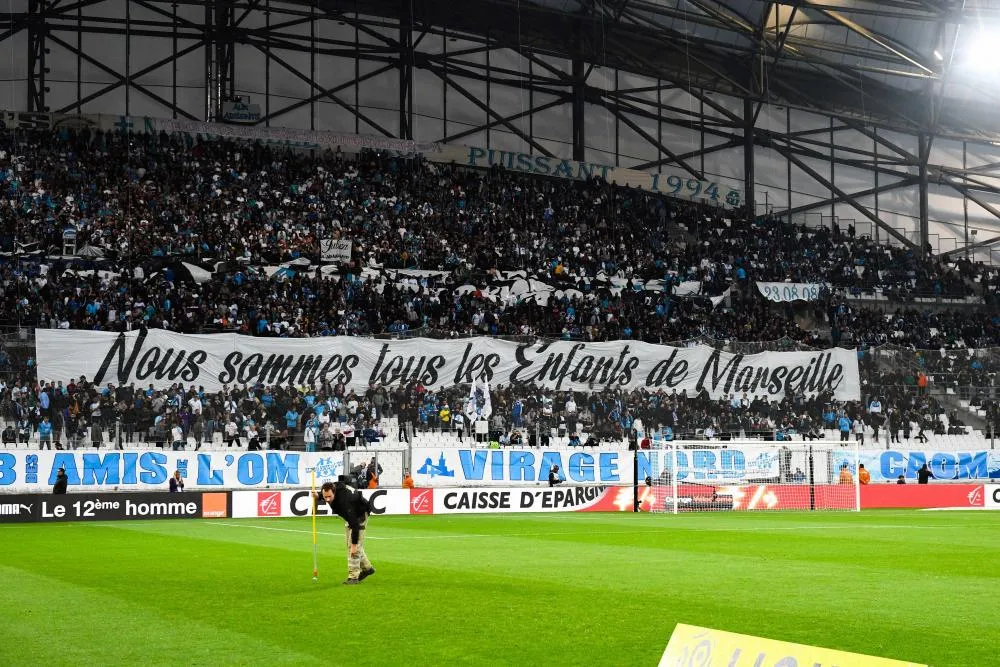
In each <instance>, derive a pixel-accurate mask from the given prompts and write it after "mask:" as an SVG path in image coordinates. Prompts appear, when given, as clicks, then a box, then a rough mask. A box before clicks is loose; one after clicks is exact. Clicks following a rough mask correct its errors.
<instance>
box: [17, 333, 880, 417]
mask: <svg viewBox="0 0 1000 667" xmlns="http://www.w3.org/2000/svg"><path fill="white" fill-rule="evenodd" d="M35 341H36V346H37V359H38V378H39V380H42V381H59V380H61V381H63V382H66V381H68V380H70V379H78V378H79V377H80V376H84V377H86V378H87V379H88V380H90V381H91V382H94V383H96V384H101V385H103V384H106V383H108V382H111V383H114V384H116V385H119V384H129V383H135V384H136V385H141V386H148V385H150V384H152V385H153V386H154V387H157V388H168V387H170V386H171V385H172V384H174V383H178V382H179V383H183V384H185V385H200V386H204V387H205V389H206V390H207V391H210V392H214V391H218V390H220V389H221V388H222V387H223V385H230V386H232V385H253V384H257V383H263V384H267V385H274V384H281V385H287V384H289V383H292V384H295V385H308V384H316V383H318V382H321V381H322V380H323V379H328V380H329V381H331V382H334V383H336V382H343V383H344V384H345V385H346V386H347V387H348V388H350V389H354V390H365V389H367V388H368V386H369V385H373V384H382V385H389V386H394V385H397V384H399V383H400V382H409V381H412V380H419V381H420V382H422V383H423V384H424V385H425V386H427V387H428V388H431V389H441V388H444V387H449V386H453V385H456V384H468V383H471V382H473V381H482V380H489V381H490V382H491V383H492V384H493V385H494V386H496V385H498V384H503V385H531V384H534V385H538V386H542V387H546V388H549V389H565V390H576V391H594V390H601V389H604V388H605V387H612V388H618V387H621V388H628V389H637V388H646V389H649V390H653V391H655V390H658V389H663V390H665V391H673V390H677V391H678V392H680V391H687V393H688V395H689V396H691V395H694V394H697V393H699V392H701V391H702V390H707V391H708V394H709V396H711V397H712V398H713V399H715V398H722V397H728V396H729V395H730V394H732V393H736V394H743V393H747V394H748V395H750V396H762V397H767V398H772V399H779V398H782V397H783V396H784V395H785V394H786V393H789V392H791V393H797V392H799V391H802V392H803V393H805V394H806V395H807V396H811V395H814V394H817V393H820V392H824V391H827V390H831V391H833V392H834V396H835V397H836V398H837V399H838V400H859V399H860V381H859V377H858V361H857V354H856V353H855V351H853V350H844V349H840V348H836V349H831V350H823V351H815V352H764V353H760V354H751V355H742V354H730V353H727V352H721V351H719V350H715V349H713V348H711V347H707V346H698V347H684V348H675V347H668V346H664V345H650V344H648V343H641V342H634V341H615V342H608V343H574V342H568V341H559V342H554V343H535V344H530V345H529V344H518V343H512V342H509V341H502V340H495V339H492V338H469V339H464V340H453V341H438V340H431V339H423V338H414V339H410V340H402V341H396V340H393V341H380V340H372V339H368V338H352V337H335V338H298V339H289V338H254V337H250V336H240V335H236V334H210V335H185V334H177V333H173V332H170V331H164V330H162V329H153V330H149V331H148V332H130V333H126V334H115V333H111V332H103V331H59V330H49V329H39V330H37V331H36V332H35Z"/></svg>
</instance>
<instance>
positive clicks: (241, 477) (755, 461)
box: [0, 442, 1000, 493]
mask: <svg viewBox="0 0 1000 667" xmlns="http://www.w3.org/2000/svg"><path fill="white" fill-rule="evenodd" d="M856 456H859V457H860V462H861V463H863V464H864V465H865V468H866V469H867V470H868V471H869V473H870V474H871V480H872V482H873V483H876V484H884V483H887V482H888V483H894V482H896V481H897V480H898V478H899V477H900V476H902V477H903V478H904V480H905V481H906V482H907V483H913V482H915V481H916V479H917V473H918V471H919V470H920V468H921V467H922V466H923V465H924V464H926V465H927V466H928V468H929V470H930V471H931V473H932V474H933V475H934V478H935V480H936V481H948V482H968V483H980V484H984V483H991V482H993V483H1000V450H969V451H962V450H959V451H936V450H929V449H888V450H886V449H877V450H867V449H863V450H860V452H859V454H857V455H856V454H855V450H854V449H853V447H837V446H833V445H831V444H824V445H822V447H810V446H809V445H804V444H802V443H787V444H785V443H779V444H775V443H733V444H730V445H728V446H726V447H720V446H718V445H717V444H716V443H708V442H705V443H697V444H690V443H689V445H688V447H687V448H684V449H679V450H678V452H677V466H678V473H677V479H678V481H680V482H700V483H709V484H759V483H764V482H766V483H772V482H776V481H778V480H779V479H781V480H783V481H786V482H788V481H793V475H795V474H798V472H799V471H806V470H809V469H810V468H812V470H813V477H812V480H811V481H812V482H813V483H814V484H816V485H823V484H829V483H835V482H837V475H838V473H839V471H840V470H841V468H842V467H843V465H844V464H846V465H847V466H848V468H849V469H850V470H851V471H852V472H853V471H854V469H855V464H856V461H855V457H856ZM373 458H376V459H377V464H378V466H379V467H380V468H381V474H380V476H379V477H380V486H382V487H386V488H391V487H398V486H401V485H402V480H403V472H404V470H406V469H409V470H410V472H411V474H412V476H413V480H414V483H415V485H416V486H418V487H426V488H443V487H455V488H467V487H507V486H511V487H516V486H532V485H536V484H538V483H540V482H544V481H547V479H548V474H549V471H550V470H552V468H553V467H554V466H558V467H559V476H560V477H561V479H562V480H563V481H564V482H565V483H566V484H573V485H593V486H630V485H632V484H633V482H634V481H635V479H636V474H637V475H638V481H639V482H642V481H643V480H645V479H646V478H647V477H652V478H654V479H655V478H658V477H659V476H660V475H661V474H662V473H663V472H664V471H669V470H670V469H671V468H672V466H673V464H674V462H673V460H672V455H671V454H670V452H669V451H667V450H655V449H654V450H641V451H639V452H633V451H628V450H620V449H590V448H588V449H583V448H580V447H577V448H545V449H527V448H505V449H483V448H455V447H412V448H410V449H405V450H391V451H390V450H379V451H364V450H351V451H348V452H292V451H261V452H246V451H241V452H234V453H228V452H225V451H222V452H193V451H164V450H123V451H87V450H72V451H52V450H45V451H15V452H0V493H48V492H50V491H51V490H52V486H53V484H55V482H56V477H57V473H58V470H59V469H60V468H64V469H65V471H66V475H67V484H68V487H69V489H70V490H71V491H91V492H95V493H96V492H103V491H139V492H158V491H166V490H167V486H168V483H169V479H170V477H172V476H173V475H174V473H175V472H179V473H180V476H181V478H182V479H183V480H184V483H185V487H186V490H188V491H244V490H274V489H298V488H302V487H304V486H307V485H308V484H309V482H310V479H311V475H312V472H313V471H315V472H316V478H317V480H318V481H320V482H323V481H330V480H336V479H337V478H338V477H339V476H340V475H343V474H346V473H348V472H350V471H351V470H354V469H356V467H357V466H359V465H366V466H367V465H368V464H369V463H370V461H371V459H373ZM810 463H812V465H810Z"/></svg>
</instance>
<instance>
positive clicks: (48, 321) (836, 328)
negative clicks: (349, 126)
mask: <svg viewBox="0 0 1000 667" xmlns="http://www.w3.org/2000/svg"><path fill="white" fill-rule="evenodd" d="M0 187H2V188H3V189H4V192H5V194H6V196H5V197H4V198H2V199H0V217H2V219H3V220H4V222H5V224H4V225H3V226H2V227H0V251H2V252H3V253H5V255H4V256H3V257H0V324H15V325H18V326H23V327H29V328H30V327H42V328H48V327H57V328H67V329H69V328H72V329H91V330H94V329H104V330H113V331H117V330H125V329H134V328H137V327H139V326H148V327H162V328H167V329H171V330H175V331H180V332H191V333H193V332H206V331H237V332H241V333H245V334H249V335H254V336H283V337H301V336H332V335H344V334H347V335H401V334H415V333H419V334H423V335H434V336H464V335H476V334H480V335H498V336H543V337H562V338H574V339H582V340H613V339H620V338H630V339H639V340H645V341H648V342H656V343H666V342H674V341H680V340H685V339H690V338H694V337H707V338H712V339H722V340H730V339H731V340H737V341H778V340H782V339H784V340H786V341H792V342H795V343H797V344H806V345H810V346H817V347H821V346H825V345H828V344H831V343H832V344H844V345H853V346H858V347H859V348H862V349H867V348H869V347H871V346H878V345H884V344H887V343H891V344H894V345H898V346H903V347H908V348H916V349H927V350H933V351H938V350H948V351H955V350H958V352H948V353H942V354H937V355H935V354H934V353H928V354H927V355H926V358H925V359H922V360H921V363H925V364H926V366H924V368H923V371H922V372H925V373H927V374H933V373H934V372H935V371H937V372H939V373H945V374H947V376H948V377H949V378H954V381H956V382H958V383H962V382H964V381H965V380H966V379H968V380H969V381H972V382H976V383H982V384H981V385H978V386H984V387H986V386H991V385H992V384H993V378H994V377H995V373H994V371H995V370H996V369H995V368H994V366H993V364H994V363H995V362H994V361H991V360H990V359H986V360H984V359H983V358H981V357H970V356H967V355H966V356H963V355H965V353H964V350H966V349H969V348H985V347H991V346H997V345H1000V317H998V316H997V315H996V314H995V311H991V310H988V309H978V310H975V309H963V310H961V311H958V310H956V311H954V312H944V313H940V312H933V313H932V312H923V311H920V310H918V309H916V308H914V307H913V305H912V303H910V300H911V299H912V298H913V297H914V296H920V295H926V296H939V297H948V298H956V299H960V298H965V297H968V296H970V295H971V296H975V297H981V298H982V299H984V300H985V301H986V302H987V303H992V302H993V299H995V295H996V291H997V289H998V288H1000V276H998V274H997V273H996V272H993V271H991V270H990V269H989V268H988V267H984V266H982V265H979V264H974V263H972V262H968V261H966V260H959V261H958V262H956V263H953V264H949V265H944V264H941V263H938V262H936V261H933V260H928V259H926V258H924V257H923V256H921V255H920V254H919V253H917V252H914V251H913V250H911V249H904V248H897V247H890V246H886V245H880V244H878V243H876V242H874V241H873V240H872V239H870V238H868V237H861V236H858V235H857V234H856V232H855V230H854V228H853V227H849V228H848V229H846V230H841V229H839V228H837V227H834V228H832V229H818V230H817V229H806V228H803V227H796V226H791V225H788V224H785V223H784V222H782V221H779V220H777V219H772V218H770V217H763V218H754V217H752V216H748V215H745V214H742V213H740V212H739V211H725V210H722V209H718V208H714V207H706V206H702V205H696V204H690V203H681V202H676V201H673V200H668V199H664V198H662V197H654V196H650V195H648V194H646V193H643V192H641V191H638V190H634V189H628V188H619V187H614V186H612V185H609V184H607V183H604V182H602V181H600V180H597V179H595V180H591V181H587V182H580V181H566V180H552V179H539V178H534V177H527V176H524V175H518V174H514V173H510V172H506V171H503V170H502V169H499V168H494V169H492V170H490V171H476V170H469V169H464V168H461V167H458V166H454V165H436V164H431V163H429V162H424V161H420V160H414V159H403V158H399V157H394V156H387V155H377V154H371V153H366V154H362V155H361V156H358V157H354V156H351V157H350V158H349V157H348V156H345V155H343V154H341V153H339V152H327V153H324V154H322V155H317V156H314V155H306V154H301V153H293V152H289V151H283V150H282V151H279V150H272V149H270V148H266V147H262V146H254V145H245V144H236V143H231V142H225V141H217V142H201V141H194V140H191V139H190V138H185V137H180V136H167V135H163V134H161V135H144V134H128V135H124V134H120V133H102V132H93V131H89V130H83V131H79V132H75V131H71V130H61V131H60V132H59V133H56V134H53V133H47V132H26V131H18V132H15V133H11V132H7V133H2V134H0ZM67 229H72V230H73V231H74V232H75V233H76V241H75V242H76V245H77V247H78V248H82V247H85V246H87V247H90V248H91V249H96V251H95V252H92V256H91V257H90V258H88V259H65V258H54V257H52V256H55V255H60V254H61V248H62V244H63V234H64V232H65V231H66V230H67ZM330 238H333V239H346V240H349V241H350V242H351V244H352V259H351V261H350V262H347V263H344V264H343V265H327V266H320V263H319V256H320V239H330ZM182 262H184V263H187V264H183V263H182ZM191 265H194V266H195V269H194V270H193V271H192V270H191V269H190V266H191ZM185 267H188V268H185ZM396 270H404V271H406V270H416V271H418V272H419V271H423V272H435V273H433V274H431V273H426V274H423V273H415V274H413V275H415V276H416V277H415V278H411V279H409V280H407V281H403V280H400V279H399V278H398V274H397V273H395V272H394V271H396ZM511 272H518V273H516V274H513V273H511ZM515 275H516V276H517V277H518V278H524V279H528V280H534V281H538V282H540V283H542V284H543V285H545V286H546V287H547V289H548V291H546V292H544V293H541V292H540V293H539V294H538V295H532V296H527V297H526V296H524V295H521V296H518V297H511V296H497V292H496V289H495V287H496V286H497V285H499V284H501V283H503V281H504V280H507V283H508V284H509V282H510V280H511V279H512V276H515ZM375 276H377V277H375ZM756 281H791V282H798V283H823V284H825V285H828V287H827V288H824V289H823V292H822V296H821V300H820V301H819V302H816V303H814V304H806V305H802V304H801V303H800V304H795V305H790V304H784V305H775V304H771V303H770V302H768V301H766V300H765V299H763V298H761V296H760V295H759V294H758V293H757V290H756V287H755V282H756ZM691 283H696V284H697V289H695V290H690V289H688V290H684V291H683V293H682V291H681V290H680V287H681V286H682V285H686V284H687V285H689V284H691ZM466 286H471V287H469V288H468V289H465V287H466ZM874 291H878V292H879V293H880V294H881V295H882V296H884V297H887V298H888V299H889V300H890V301H891V302H893V303H894V305H895V307H896V308H897V309H896V310H895V311H894V312H893V311H892V309H890V312H884V311H883V310H873V309H868V308H864V307H859V306H857V305H856V304H857V302H856V301H854V300H852V299H850V298H849V297H850V296H852V295H856V294H858V293H872V292H874ZM713 297H714V298H713ZM810 316H813V317H812V324H811V325H810ZM863 371H864V374H865V377H866V379H867V382H868V386H867V387H866V392H867V394H868V395H869V397H870V396H880V397H881V400H882V402H883V404H884V405H886V408H885V410H883V411H882V412H881V413H880V416H876V417H874V418H873V417H872V416H871V414H870V412H869V411H868V404H869V402H870V400H869V399H868V398H866V401H865V402H863V403H859V404H847V405H837V404H834V403H832V402H830V400H829V397H826V398H824V397H814V398H809V399H806V398H805V397H789V398H787V399H785V401H783V402H781V403H770V404H768V403H763V402H760V401H744V400H743V398H742V397H730V398H728V399H725V400H723V401H710V400H708V399H707V398H706V397H704V396H688V397H681V396H675V395H663V394H649V393H646V392H638V393H632V394H621V393H618V394H614V393H603V394H593V395H589V394H578V395H576V396H572V397H567V396H566V394H565V393H564V392H549V391H543V390H541V389H534V388H533V389H530V390H523V391H522V392H521V395H517V396H515V395H514V394H512V393H511V390H510V389H509V388H506V389H505V388H497V391H496V396H495V398H494V410H495V414H496V415H497V424H495V426H500V425H501V423H502V426H503V427H502V428H499V429H496V428H495V429H494V431H495V432H497V433H499V432H502V433H503V436H504V437H505V438H510V437H512V435H511V434H512V430H511V427H513V426H516V425H518V424H521V425H523V433H526V434H529V435H530V434H533V433H535V432H544V431H546V430H548V429H550V428H556V429H557V430H562V431H565V432H566V433H567V434H569V433H575V432H576V431H578V430H581V429H579V428H578V427H577V424H582V425H583V428H584V429H585V430H586V432H587V433H589V434H593V436H594V437H595V438H597V439H600V438H623V437H628V434H629V433H630V432H634V431H635V430H636V429H635V428H634V424H635V423H636V422H639V424H640V425H641V426H642V429H640V432H645V431H652V430H658V431H661V430H662V429H670V431H671V432H672V433H674V434H678V436H681V435H684V436H689V435H694V434H698V435H704V434H706V433H707V434H719V435H720V436H721V435H723V434H739V433H746V434H751V433H767V434H772V436H773V434H775V433H778V432H786V433H787V432H793V431H794V432H796V433H798V434H801V435H804V436H805V435H807V434H815V433H817V432H818V431H819V430H820V429H822V428H824V427H831V426H830V425H831V424H835V425H836V426H838V427H839V425H840V424H841V423H842V422H841V417H842V416H844V417H847V418H848V419H849V421H850V422H851V423H852V424H853V422H855V421H858V420H863V421H868V422H869V427H871V426H872V425H873V423H879V422H880V423H879V425H880V426H881V427H882V428H883V429H885V428H887V427H888V426H889V425H890V424H893V423H895V424H896V425H898V430H899V431H900V432H903V431H904V429H905V426H906V425H907V424H910V423H915V424H918V425H920V426H921V427H922V428H923V429H925V430H931V431H933V430H936V429H940V428H942V427H944V424H945V420H942V419H940V418H939V417H940V415H942V414H944V410H943V408H942V407H941V406H940V405H939V404H937V403H936V402H935V401H934V400H933V399H932V398H930V397H929V396H928V395H926V394H922V393H920V391H919V390H920V389H921V388H920V387H919V386H917V383H916V381H914V382H913V384H912V386H907V384H906V382H905V378H902V377H900V378H895V377H894V376H892V375H887V374H886V373H885V369H884V368H879V367H876V366H874V365H873V366H868V367H866V364H865V363H863ZM914 377H915V374H914ZM0 378H2V379H3V390H2V392H0V417H2V418H4V419H6V420H8V421H10V422H11V425H12V428H13V433H14V436H13V437H15V438H16V437H18V434H19V432H24V431H27V432H29V433H30V432H35V431H37V430H38V426H39V424H40V423H41V420H42V417H43V416H46V415H48V416H49V418H50V424H51V425H52V427H53V428H54V429H55V430H56V432H57V433H62V434H63V436H62V437H63V441H69V440H74V439H79V438H80V437H81V436H82V435H83V434H84V432H86V431H88V429H89V430H90V431H92V433H90V435H91V439H92V438H93V435H99V436H100V437H106V436H105V435H104V433H107V432H110V431H111V430H114V431H115V432H116V433H117V432H119V431H120V432H121V433H122V434H124V435H123V436H122V437H123V438H126V437H128V438H132V437H143V438H152V439H154V440H155V441H157V442H161V443H169V442H171V441H172V438H173V437H174V435H175V433H174V432H173V429H174V428H176V427H180V429H181V431H182V433H183V434H185V437H186V436H187V435H191V436H192V437H194V438H195V439H196V440H197V441H199V442H200V441H202V440H205V439H207V438H208V437H209V436H210V435H211V434H212V433H216V432H221V433H223V434H224V435H225V436H226V437H227V438H228V437H232V434H233V432H236V433H237V434H239V435H240V436H242V437H243V438H244V440H245V441H253V440H257V441H258V442H259V441H264V442H272V443H273V442H274V441H276V440H277V441H279V442H280V441H282V439H286V438H289V437H291V438H299V439H300V440H301V439H302V438H303V437H308V438H312V439H314V441H316V442H324V441H326V442H329V443H336V444H338V445H341V444H343V443H344V442H345V441H346V439H347V438H348V437H359V438H367V439H374V438H378V437H379V433H378V428H379V419H380V418H381V417H383V416H385V415H397V416H399V417H400V418H401V419H402V420H403V421H404V422H410V423H413V424H414V425H416V428H417V429H418V430H419V429H422V428H428V429H430V428H442V427H445V426H448V427H449V428H454V427H453V425H452V424H453V422H451V420H450V415H452V414H455V415H456V416H458V415H460V414H461V412H462V410H461V408H459V409H457V410H456V408H455V406H456V405H458V406H462V405H464V402H465V399H466V397H465V396H463V391H464V390H463V389H462V388H456V389H454V390H446V391H442V392H436V393H435V392H430V391H424V390H423V389H422V388H421V387H417V386H411V387H402V388H381V387H373V388H371V389H370V390H369V392H367V393H366V394H364V395H362V396H352V395H351V394H350V392H345V391H343V388H342V387H341V388H339V390H338V388H337V387H314V388H295V389H289V388H278V387H271V388H263V387H257V388H248V389H236V388H234V389H232V390H231V391H230V392H228V393H224V394H220V395H214V396H212V395H206V394H205V393H204V392H202V391H199V390H198V389H197V388H176V389H175V390H173V391H151V390H145V389H140V388H131V387H110V388H108V387H104V388H97V387H91V386H89V385H87V384H86V382H81V381H80V380H79V379H75V380H76V382H75V383H74V382H71V381H70V380H71V379H70V378H66V383H67V384H66V385H64V386H62V387H39V386H38V385H37V383H36V382H35V378H34V373H33V366H32V362H31V360H30V359H25V358H22V359H14V358H13V357H5V356H0ZM890 380H891V381H890ZM896 381H898V382H899V384H898V385H897V384H895V382H896ZM991 398H992V396H991V397H981V396H980V397H978V399H979V400H980V404H982V405H984V406H988V405H990V403H989V400H990V399H991ZM568 404H572V405H573V406H575V408H574V412H573V413H569V412H567V410H566V406H567V405H568ZM196 408H197V409H196ZM317 408H319V409H317ZM445 413H446V414H447V415H448V416H449V420H448V424H445V423H443V418H442V414H445ZM515 413H516V415H515ZM831 414H832V415H833V420H832V421H831ZM331 415H336V418H334V419H331V418H330V416H331ZM311 420H312V421H315V422H316V423H315V424H312V425H310V421H311ZM956 421H957V417H956V418H955V419H951V420H948V422H949V423H955V422H956ZM119 425H120V426H119ZM535 426H538V427H539V428H534V427H535ZM517 432H518V433H519V434H521V433H522V431H521V430H518V431H517ZM8 435H9V433H7V432H5V433H4V438H7V437H8ZM520 437H527V436H525V435H521V436H520Z"/></svg>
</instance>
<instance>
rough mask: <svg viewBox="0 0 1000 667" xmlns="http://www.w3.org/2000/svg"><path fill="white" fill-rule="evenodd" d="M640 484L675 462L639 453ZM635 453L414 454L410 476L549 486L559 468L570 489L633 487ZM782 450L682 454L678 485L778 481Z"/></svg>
mask: <svg viewBox="0 0 1000 667" xmlns="http://www.w3.org/2000/svg"><path fill="white" fill-rule="evenodd" d="M637 455H638V460H639V461H638V462H639V479H640V480H644V479H646V477H654V478H655V477H658V476H659V475H660V474H661V473H662V472H663V471H664V470H669V469H670V466H671V465H672V463H673V459H672V457H671V456H669V455H668V454H667V453H666V452H665V451H640V452H638V453H637ZM632 457H633V452H630V451H621V450H613V451H602V450H587V451H582V450H580V449H489V450H486V449H455V448H432V447H427V448H421V447H416V448H414V449H413V453H412V456H411V466H412V467H411V470H410V472H411V474H412V475H413V479H414V481H415V482H416V484H417V486H419V487H443V486H504V485H508V484H539V483H543V484H544V483H547V482H548V478H549V470H551V469H552V466H559V476H560V479H562V480H563V481H565V482H566V483H569V484H606V485H611V486H614V485H618V484H631V483H632V481H633V476H632V472H633V466H632ZM778 460H779V458H778V449H777V448H773V447H772V448H768V447H741V448H727V449H716V450H709V449H704V450H702V449H694V450H685V451H682V452H678V454H677V468H678V471H679V472H678V480H679V481H690V482H720V483H730V484H735V483H742V482H753V481H755V480H759V479H774V478H777V477H778V475H779V464H778Z"/></svg>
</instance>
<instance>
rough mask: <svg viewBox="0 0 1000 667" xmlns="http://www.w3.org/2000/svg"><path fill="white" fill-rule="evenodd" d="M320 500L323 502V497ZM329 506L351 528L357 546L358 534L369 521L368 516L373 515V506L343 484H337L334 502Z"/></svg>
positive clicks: (355, 490) (352, 539)
mask: <svg viewBox="0 0 1000 667" xmlns="http://www.w3.org/2000/svg"><path fill="white" fill-rule="evenodd" d="M320 499H321V500H322V496H320ZM328 504H329V505H330V509H331V510H333V513H334V514H336V515H337V516H339V517H340V518H342V519H343V520H344V521H346V522H347V525H348V526H350V527H351V544H357V543H358V534H359V533H360V532H361V528H362V526H364V524H365V521H366V520H367V519H368V515H369V514H371V513H372V507H371V505H369V504H368V501H367V500H365V497H364V496H363V495H361V492H360V491H358V490H357V489H355V488H354V487H353V486H349V485H347V484H344V483H343V482H337V485H336V487H334V494H333V500H331V501H330V502H329V503H328Z"/></svg>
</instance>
